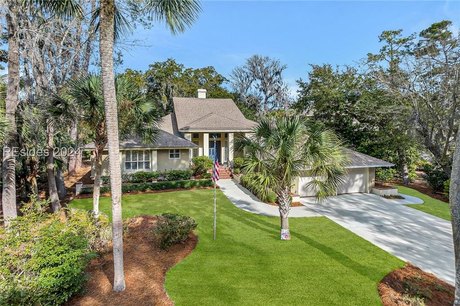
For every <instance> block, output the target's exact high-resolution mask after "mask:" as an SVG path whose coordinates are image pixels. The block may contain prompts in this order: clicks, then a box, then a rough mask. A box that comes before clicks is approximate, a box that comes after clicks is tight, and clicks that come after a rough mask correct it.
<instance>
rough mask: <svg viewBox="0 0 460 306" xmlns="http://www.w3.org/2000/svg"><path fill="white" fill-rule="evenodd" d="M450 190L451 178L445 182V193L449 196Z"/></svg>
mask: <svg viewBox="0 0 460 306" xmlns="http://www.w3.org/2000/svg"><path fill="white" fill-rule="evenodd" d="M449 192H450V180H447V181H445V182H444V193H445V194H446V195H447V196H449Z"/></svg>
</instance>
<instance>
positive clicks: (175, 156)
mask: <svg viewBox="0 0 460 306" xmlns="http://www.w3.org/2000/svg"><path fill="white" fill-rule="evenodd" d="M169 158H170V159H179V158H180V150H178V149H172V150H169Z"/></svg>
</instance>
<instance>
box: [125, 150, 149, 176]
mask: <svg viewBox="0 0 460 306" xmlns="http://www.w3.org/2000/svg"><path fill="white" fill-rule="evenodd" d="M128 152H129V154H131V157H132V152H143V156H145V155H146V154H147V155H148V156H149V160H148V163H149V168H148V169H146V168H145V162H147V161H146V160H145V159H144V160H142V161H139V160H137V161H135V162H136V163H137V165H138V167H137V169H127V168H126V163H132V162H134V161H132V160H131V161H127V160H126V155H127V153H128ZM124 155H125V156H124V161H123V169H124V171H125V172H137V171H153V170H152V152H151V151H150V150H136V149H134V150H125V151H124ZM144 158H145V157H144ZM139 164H142V168H139Z"/></svg>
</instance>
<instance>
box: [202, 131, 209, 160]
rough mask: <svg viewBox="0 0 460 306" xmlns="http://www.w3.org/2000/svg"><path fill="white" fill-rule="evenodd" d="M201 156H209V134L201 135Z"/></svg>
mask: <svg viewBox="0 0 460 306" xmlns="http://www.w3.org/2000/svg"><path fill="white" fill-rule="evenodd" d="M203 156H209V133H203Z"/></svg>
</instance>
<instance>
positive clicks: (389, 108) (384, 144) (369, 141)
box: [294, 65, 419, 183]
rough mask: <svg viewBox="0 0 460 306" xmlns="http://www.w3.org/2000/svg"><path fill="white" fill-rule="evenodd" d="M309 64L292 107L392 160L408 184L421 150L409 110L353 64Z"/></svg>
mask: <svg viewBox="0 0 460 306" xmlns="http://www.w3.org/2000/svg"><path fill="white" fill-rule="evenodd" d="M311 67H312V70H311V72H310V73H309V74H308V78H307V79H306V80H302V79H301V80H299V81H298V85H299V96H298V101H297V102H296V103H295V105H294V108H295V109H296V110H297V111H298V112H300V113H302V114H304V115H310V116H312V117H313V118H314V119H315V120H317V121H318V122H321V123H323V124H324V125H325V126H326V127H327V128H329V129H332V130H333V131H334V132H335V133H337V134H338V135H339V136H340V137H341V139H343V140H344V141H345V142H346V143H347V144H348V145H350V146H352V147H354V148H355V149H356V150H358V151H360V152H363V153H366V154H369V155H372V156H375V157H378V158H383V159H385V160H388V161H390V162H393V163H394V164H396V166H397V167H398V169H399V170H400V174H401V178H404V179H405V182H406V183H408V174H409V171H408V168H409V166H411V165H413V164H414V162H415V161H416V158H417V157H418V153H417V151H418V149H419V146H418V145H417V139H416V138H415V137H414V133H412V128H411V126H412V125H411V121H410V118H411V117H410V114H411V112H410V108H409V107H408V106H406V105H401V104H400V103H397V102H396V101H395V99H394V98H393V97H392V96H391V95H389V94H388V93H387V92H386V91H385V90H382V89H381V88H380V87H379V84H378V83H377V82H376V81H375V80H374V79H373V77H372V76H370V75H369V74H367V73H363V72H360V71H358V69H356V68H354V67H344V68H343V69H340V68H333V67H332V66H331V65H321V66H319V65H312V66H311Z"/></svg>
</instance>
